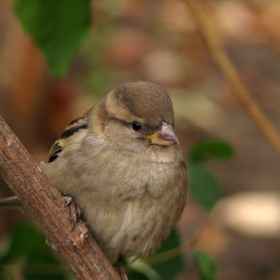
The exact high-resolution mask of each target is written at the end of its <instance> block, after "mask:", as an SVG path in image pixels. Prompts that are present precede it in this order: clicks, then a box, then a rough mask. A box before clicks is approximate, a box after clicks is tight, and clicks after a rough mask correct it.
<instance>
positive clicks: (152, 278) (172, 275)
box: [128, 228, 184, 280]
mask: <svg viewBox="0 0 280 280" xmlns="http://www.w3.org/2000/svg"><path fill="white" fill-rule="evenodd" d="M180 244H181V241H180V237H179V232H178V230H177V229H176V228H174V229H173V230H172V232H171V234H170V235H169V237H168V238H167V239H166V240H165V241H164V242H163V244H162V246H161V248H160V249H159V250H158V251H157V252H156V254H155V255H153V256H150V257H148V258H147V259H141V258H140V259H139V260H136V261H135V263H132V264H131V265H130V268H131V269H132V270H133V271H132V272H130V273H129V274H128V278H129V279H130V280H142V279H143V280H145V279H148V280H159V279H161V280H172V279H176V278H177V276H178V275H179V274H180V273H181V272H182V270H183V266H184V258H183V255H182V254H183V253H182V252H181V250H180V249H179V248H178V247H179V246H180Z"/></svg>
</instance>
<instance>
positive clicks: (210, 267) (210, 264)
mask: <svg viewBox="0 0 280 280" xmlns="http://www.w3.org/2000/svg"><path fill="white" fill-rule="evenodd" d="M193 259H194V262H195V265H196V267H197V270H198V273H199V279H200V280H216V279H217V264H216V260H215V259H214V258H213V257H212V256H210V255H208V254H206V253H204V252H203V251H202V250H200V249H198V248H197V249H195V250H194V251H193Z"/></svg>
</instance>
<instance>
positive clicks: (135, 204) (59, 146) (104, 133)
mask: <svg viewBox="0 0 280 280" xmlns="http://www.w3.org/2000/svg"><path fill="white" fill-rule="evenodd" d="M173 126H174V113H173V107H172V102H171V99H170V97H169V96H168V94H167V92H166V91H165V90H164V89H163V88H162V87H160V86H158V85H156V84H153V83H150V82H137V83H130V84H125V85H123V86H120V87H118V88H117V89H115V90H113V91H111V92H110V93H109V94H108V95H107V96H105V97H104V98H102V99H101V100H100V101H99V102H98V103H97V104H96V105H95V106H94V107H93V108H92V109H90V110H89V111H88V112H87V113H86V114H85V115H84V116H82V117H80V118H77V119H76V120H74V121H73V122H71V123H70V124H69V126H68V127H67V128H66V129H65V131H64V132H63V133H62V135H61V137H60V138H59V139H58V140H57V141H56V142H55V143H54V145H53V146H52V148H51V150H50V153H49V160H48V163H47V164H43V165H42V169H43V171H44V172H45V174H46V175H47V176H48V178H49V180H50V182H51V183H52V184H53V185H54V186H55V187H56V188H57V189H58V190H59V191H60V192H61V193H62V194H64V195H70V196H71V197H73V199H74V201H75V202H76V203H77V205H78V206H79V208H80V210H81V212H82V215H83V218H84V219H85V221H86V222H87V223H88V225H89V227H90V229H91V230H92V232H93V235H94V237H95V238H96V240H97V241H98V243H99V244H100V246H101V248H102V249H103V250H104V252H105V254H106V255H107V256H108V257H109V259H110V260H116V259H117V258H118V256H119V255H120V254H132V255H136V256H139V255H148V254H150V253H153V252H155V251H156V250H157V249H158V248H159V247H160V245H161V244H162V242H163V240H164V239H165V238H166V237H167V236H168V235H169V233H170V231H171V230H172V228H173V227H174V226H175V224H176V223H177V221H178V220H179V218H180V216H181V213H182V211H183V208H184V205H185V201H186V193H187V171H186V166H185V163H184V160H183V156H182V153H181V150H180V147H179V146H178V145H177V144H178V140H177V138H176V136H175V134H174V132H173Z"/></svg>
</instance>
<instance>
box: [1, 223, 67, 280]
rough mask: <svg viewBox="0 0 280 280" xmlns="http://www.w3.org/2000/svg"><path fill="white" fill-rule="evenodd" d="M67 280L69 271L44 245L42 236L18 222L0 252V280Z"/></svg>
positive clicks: (29, 226)
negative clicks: (2, 250) (17, 279)
mask: <svg viewBox="0 0 280 280" xmlns="http://www.w3.org/2000/svg"><path fill="white" fill-rule="evenodd" d="M16 275H17V276H18V277H19V279H22V277H23V279H25V280H36V279H40V280H67V279H68V280H69V279H71V278H70V277H71V276H70V275H71V274H70V272H69V270H68V269H67V267H66V266H64V265H62V263H61V262H60V261H59V260H58V259H57V258H56V256H55V255H54V253H53V251H52V249H51V248H50V247H48V246H47V244H46V239H45V237H44V235H43V234H42V233H40V232H39V231H38V230H37V229H35V228H34V227H33V226H31V225H30V224H27V223H24V222H21V223H18V224H17V225H15V227H14V228H13V229H12V231H11V232H10V234H9V237H8V242H7V244H6V247H5V249H4V252H0V279H16V278H17V277H16Z"/></svg>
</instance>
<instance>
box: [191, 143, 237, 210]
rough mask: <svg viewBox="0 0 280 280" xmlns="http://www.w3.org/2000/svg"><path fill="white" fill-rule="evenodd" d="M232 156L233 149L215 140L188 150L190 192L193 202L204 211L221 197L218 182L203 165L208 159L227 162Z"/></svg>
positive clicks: (210, 207)
mask: <svg viewBox="0 0 280 280" xmlns="http://www.w3.org/2000/svg"><path fill="white" fill-rule="evenodd" d="M234 154H235V153H234V149H233V148H232V147H231V146H230V145H229V144H228V143H227V142H225V141H222V140H215V139H205V140H202V141H200V142H198V143H196V145H195V146H194V147H193V148H192V149H191V150H190V153H189V177H190V184H189V185H190V186H189V187H190V192H191V194H192V197H193V198H194V200H195V201H196V202H198V203H199V204H200V205H201V206H202V207H204V208H205V209H207V210H211V209H212V208H213V206H214V205H215V204H216V202H217V201H218V200H219V199H220V196H221V188H220V185H219V182H218V180H217V178H216V176H215V175H214V174H213V173H212V172H211V171H209V170H208V169H207V168H206V167H205V163H206V162H207V160H210V159H215V160H228V159H231V158H233V156H234Z"/></svg>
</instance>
